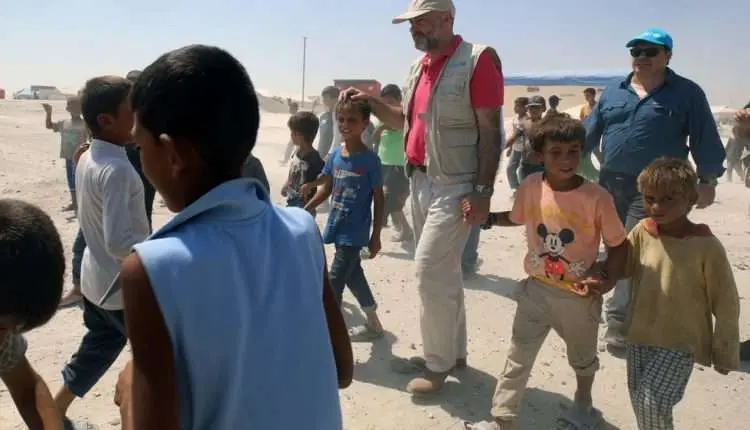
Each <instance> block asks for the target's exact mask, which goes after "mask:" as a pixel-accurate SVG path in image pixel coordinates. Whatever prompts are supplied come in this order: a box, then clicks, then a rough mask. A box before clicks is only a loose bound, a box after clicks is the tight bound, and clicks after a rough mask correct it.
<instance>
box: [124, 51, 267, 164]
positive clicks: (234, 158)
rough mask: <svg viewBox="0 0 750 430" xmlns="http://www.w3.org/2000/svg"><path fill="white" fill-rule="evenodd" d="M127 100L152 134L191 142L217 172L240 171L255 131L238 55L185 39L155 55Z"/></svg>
mask: <svg viewBox="0 0 750 430" xmlns="http://www.w3.org/2000/svg"><path fill="white" fill-rule="evenodd" d="M131 104H132V108H133V112H134V113H135V115H136V118H137V119H138V122H139V123H140V124H141V125H142V126H143V127H144V128H145V129H146V130H148V131H149V132H151V134H152V135H153V136H154V137H157V138H158V136H160V135H161V134H167V135H169V136H170V137H171V138H172V139H174V140H175V141H177V142H179V143H182V144H189V145H192V146H193V147H194V148H195V150H196V151H197V152H198V153H199V154H200V156H201V157H202V159H203V161H204V162H205V165H206V169H207V170H208V171H209V172H211V174H214V175H216V176H217V177H220V178H229V177H234V176H235V175H238V174H239V172H240V170H241V168H242V164H243V163H244V162H245V159H247V156H248V154H249V153H250V151H251V150H252V148H253V146H255V140H256V138H257V137H258V126H259V123H260V112H259V107H258V97H257V96H256V94H255V88H254V87H253V83H252V81H251V80H250V77H249V76H248V74H247V71H246V70H245V68H244V67H243V66H242V64H240V62H239V61H237V59H236V58H234V57H233V56H232V55H231V54H229V53H228V52H227V51H225V50H223V49H220V48H217V47H214V46H206V45H189V46H185V47H183V48H179V49H175V50H174V51H170V52H167V53H166V54H164V55H162V56H161V57H159V58H157V59H156V61H154V62H153V63H152V64H151V65H149V66H148V67H146V69H144V70H143V72H142V73H141V75H140V76H139V77H138V79H137V80H136V82H135V84H134V85H133V91H132V94H131Z"/></svg>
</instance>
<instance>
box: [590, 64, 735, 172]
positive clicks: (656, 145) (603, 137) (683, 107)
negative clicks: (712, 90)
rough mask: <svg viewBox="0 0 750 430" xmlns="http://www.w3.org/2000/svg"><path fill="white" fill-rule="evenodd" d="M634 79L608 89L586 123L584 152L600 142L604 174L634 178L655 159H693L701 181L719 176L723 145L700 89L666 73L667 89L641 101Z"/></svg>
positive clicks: (669, 71)
mask: <svg viewBox="0 0 750 430" xmlns="http://www.w3.org/2000/svg"><path fill="white" fill-rule="evenodd" d="M631 77H632V74H631V75H630V76H628V77H627V78H626V79H625V80H624V81H622V82H620V83H618V84H616V85H613V86H611V87H608V88H607V89H605V90H604V92H603V93H602V95H601V97H600V98H599V103H597V104H596V106H594V109H593V111H592V112H591V115H589V116H588V117H587V118H586V120H585V121H584V126H585V127H586V145H585V151H586V152H587V153H589V152H591V151H593V150H594V149H595V148H597V147H598V145H599V142H600V141H601V142H602V169H603V170H609V171H612V172H618V173H626V174H631V175H634V176H635V175H638V174H639V173H640V172H641V171H642V170H643V169H644V168H645V167H646V166H648V165H649V164H650V163H651V162H652V161H653V160H655V159H656V158H659V157H677V158H687V156H688V153H690V154H691V155H692V156H693V160H694V161H695V164H696V165H697V170H698V175H699V176H701V177H711V176H713V177H719V176H721V175H722V174H723V173H724V167H723V163H724V158H725V157H726V154H725V152H724V145H723V144H722V142H721V138H720V137H719V131H718V129H717V127H716V122H715V120H714V117H713V114H712V113H711V107H710V106H709V104H708V100H707V99H706V95H705V93H704V92H703V90H702V89H701V88H700V87H699V86H698V84H696V83H695V82H693V81H691V80H689V79H686V78H683V77H682V76H680V75H678V74H676V73H674V72H673V71H672V70H671V69H668V70H667V77H666V80H665V81H664V85H662V86H661V87H660V88H657V89H655V90H654V91H652V92H651V94H649V95H648V96H647V97H645V98H644V99H640V98H639V97H638V95H637V94H636V93H635V91H634V90H633V89H632V88H631V87H630V79H631ZM688 137H689V141H688ZM688 142H689V143H688Z"/></svg>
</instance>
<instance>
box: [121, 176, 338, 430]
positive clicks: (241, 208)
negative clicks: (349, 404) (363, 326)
mask: <svg viewBox="0 0 750 430" xmlns="http://www.w3.org/2000/svg"><path fill="white" fill-rule="evenodd" d="M135 251H136V252H137V253H138V256H139V257H140V259H141V261H142V262H143V266H144V267H145V270H146V273H147V274H148V278H149V280H150V281H151V286H152V288H153V291H154V295H155V296H156V299H157V301H158V302H159V306H160V308H161V310H162V314H163V316H164V321H165V322H166V326H167V328H168V330H169V334H170V337H171V340H172V349H173V351H174V355H175V370H176V374H177V388H178V393H179V408H180V424H181V425H180V427H181V429H186V430H187V429H191V430H193V429H194V430H204V429H216V430H223V429H227V430H230V429H289V430H292V429H302V428H304V429H320V430H338V429H341V428H342V422H341V410H340V405H339V397H338V384H337V379H336V367H335V363H334V357H333V349H332V347H331V341H330V338H329V334H328V327H327V323H326V319H325V313H324V310H323V302H322V292H323V265H324V264H325V260H324V254H323V245H322V241H321V238H320V233H319V231H318V228H317V226H316V224H315V221H314V220H313V218H312V217H311V216H310V215H309V214H308V213H306V212H305V211H304V210H302V209H298V208H280V207H277V206H275V205H272V204H271V203H270V202H269V198H268V194H267V191H265V189H264V188H263V187H262V186H260V185H259V182H257V181H255V180H252V179H237V180H234V181H230V182H226V183H224V184H222V185H219V186H218V187H216V188H214V189H213V190H211V191H210V192H208V193H207V194H205V195H204V196H202V197H201V198H200V199H198V200H197V201H196V202H195V203H193V204H191V205H190V206H188V207H187V208H185V209H184V210H183V211H182V212H180V213H179V214H177V215H176V216H175V217H174V218H173V219H172V220H171V221H169V222H168V223H167V224H166V225H165V226H164V227H162V228H161V229H160V230H159V231H157V232H155V233H154V234H153V235H152V236H151V237H150V238H149V240H147V241H146V242H143V243H141V244H139V245H136V246H135Z"/></svg>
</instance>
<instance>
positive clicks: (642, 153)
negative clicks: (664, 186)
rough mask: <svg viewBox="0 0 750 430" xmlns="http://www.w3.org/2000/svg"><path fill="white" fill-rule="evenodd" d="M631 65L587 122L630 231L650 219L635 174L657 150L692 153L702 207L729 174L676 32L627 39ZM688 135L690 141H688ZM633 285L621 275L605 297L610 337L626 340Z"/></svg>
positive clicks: (618, 343)
mask: <svg viewBox="0 0 750 430" xmlns="http://www.w3.org/2000/svg"><path fill="white" fill-rule="evenodd" d="M626 47H627V48H630V55H631V57H632V66H633V72H632V73H631V74H630V75H629V76H628V77H627V78H626V79H625V80H623V81H622V82H620V83H619V84H616V85H614V86H611V87H609V88H607V89H605V90H604V92H603V93H602V95H601V97H600V98H599V102H598V103H597V104H596V105H595V106H594V108H593V110H592V112H591V115H589V116H588V117H587V118H586V120H585V122H584V125H585V126H586V152H587V153H590V152H591V151H593V150H594V149H595V148H597V147H598V146H599V143H600V141H601V143H602V168H601V172H600V176H599V178H600V179H599V183H600V184H601V185H602V186H603V187H604V188H606V189H607V190H608V191H609V192H610V193H611V194H612V197H614V200H615V206H616V208H617V212H618V215H619V216H620V219H621V220H622V222H623V223H624V224H625V228H626V229H627V230H630V229H632V228H633V227H635V225H636V224H638V222H640V220H641V219H643V218H645V216H646V215H645V213H644V209H643V201H642V199H641V196H640V194H639V193H638V187H637V185H636V178H637V177H638V174H639V173H640V172H641V170H643V169H644V168H645V167H646V166H647V165H648V164H649V163H651V162H652V161H653V160H654V159H656V158H659V157H665V156H666V157H678V158H685V159H686V158H687V157H688V153H689V154H690V155H692V157H693V160H695V164H696V165H697V171H698V176H699V178H700V184H699V188H698V191H699V198H698V203H697V207H698V208H705V207H707V206H709V205H711V204H712V203H713V201H714V198H715V196H716V183H717V178H718V177H719V176H721V175H722V174H723V173H724V167H723V165H722V164H723V162H724V158H725V153H724V146H723V144H722V142H721V138H720V137H719V133H718V130H717V128H716V123H715V121H714V117H713V115H712V114H711V108H710V106H709V104H708V100H707V99H706V95H705V94H704V92H703V90H702V89H701V88H700V87H699V86H698V84H696V83H695V82H693V81H691V80H689V79H686V78H684V77H682V76H680V75H678V74H677V73H675V72H674V71H673V70H672V69H671V68H669V67H668V65H669V62H670V60H671V59H672V51H673V42H672V37H671V36H670V35H669V34H667V33H666V32H665V31H664V30H661V29H649V30H646V31H645V32H644V33H642V34H640V35H638V36H637V37H635V38H634V39H632V40H631V41H629V42H628V43H627V45H626ZM688 139H689V144H686V142H688ZM629 288H630V284H629V283H628V282H627V281H625V282H620V283H618V285H617V288H615V291H614V293H613V295H612V297H611V298H610V299H609V300H608V301H607V303H606V307H605V313H606V318H607V333H606V335H605V341H606V342H607V343H608V344H610V345H611V346H614V347H623V346H624V336H623V333H622V330H621V328H622V325H623V322H624V321H625V316H626V315H625V314H626V311H627V307H628V301H629V296H630V292H629Z"/></svg>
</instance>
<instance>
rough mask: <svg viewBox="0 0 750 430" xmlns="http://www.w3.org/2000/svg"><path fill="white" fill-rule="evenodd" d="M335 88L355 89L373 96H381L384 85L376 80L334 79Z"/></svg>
mask: <svg viewBox="0 0 750 430" xmlns="http://www.w3.org/2000/svg"><path fill="white" fill-rule="evenodd" d="M333 86H334V87H336V88H338V89H340V90H342V91H343V90H345V89H347V88H351V87H354V88H356V89H358V90H360V91H363V92H366V93H367V94H371V95H373V96H379V95H380V90H381V89H382V85H381V84H380V82H378V81H377V80H375V79H334V80H333Z"/></svg>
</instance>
